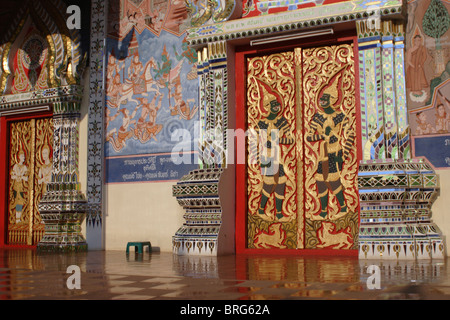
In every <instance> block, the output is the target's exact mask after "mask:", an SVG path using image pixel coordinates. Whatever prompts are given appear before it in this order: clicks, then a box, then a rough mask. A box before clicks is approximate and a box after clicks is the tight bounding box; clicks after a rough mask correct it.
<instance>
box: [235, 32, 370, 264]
mask: <svg viewBox="0 0 450 320" xmlns="http://www.w3.org/2000/svg"><path fill="white" fill-rule="evenodd" d="M344 43H353V52H354V61H355V65H354V68H355V100H356V101H355V102H356V106H355V107H356V134H357V136H358V138H357V141H356V144H357V148H358V151H357V157H358V159H357V162H358V163H359V161H360V160H361V159H362V148H361V147H360V146H361V112H360V93H359V55H358V40H357V36H356V32H355V31H354V30H353V31H344V32H340V33H335V34H334V35H332V36H323V37H317V38H315V39H309V40H305V41H304V42H298V41H292V42H290V43H285V44H283V45H282V46H264V48H255V47H250V46H244V47H239V48H236V51H235V79H236V80H235V81H236V90H235V106H236V110H235V115H236V130H237V129H242V130H244V131H245V130H246V120H247V119H246V112H245V102H246V90H245V87H246V74H247V70H246V63H245V62H246V59H247V57H249V56H255V55H267V54H270V53H275V52H282V51H288V50H293V49H294V48H296V47H297V48H298V47H316V46H325V45H326V46H330V45H337V44H344ZM235 151H236V150H235ZM235 154H239V153H238V152H237V151H236V152H235ZM235 163H236V177H235V178H236V189H235V190H236V195H235V197H236V232H235V241H236V253H237V254H273V255H327V256H331V255H339V256H353V257H354V256H357V255H358V250H357V249H352V250H335V249H249V248H247V176H246V175H247V173H246V165H245V164H242V163H239V162H237V161H236V162H235ZM358 209H359V205H358Z"/></svg>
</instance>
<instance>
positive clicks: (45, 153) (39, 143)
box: [7, 118, 53, 245]
mask: <svg viewBox="0 0 450 320" xmlns="http://www.w3.org/2000/svg"><path fill="white" fill-rule="evenodd" d="M9 142H10V146H9V189H8V190H9V191H8V204H7V205H8V228H7V242H8V244H14V245H36V244H37V243H38V242H39V241H40V239H41V238H42V236H43V235H44V224H43V222H42V220H41V217H40V215H39V212H38V210H37V206H38V203H39V201H40V199H41V197H42V195H43V193H44V192H45V190H46V185H47V183H49V182H50V181H51V175H52V146H53V121H52V119H51V118H39V119H31V120H26V121H16V122H10V125H9Z"/></svg>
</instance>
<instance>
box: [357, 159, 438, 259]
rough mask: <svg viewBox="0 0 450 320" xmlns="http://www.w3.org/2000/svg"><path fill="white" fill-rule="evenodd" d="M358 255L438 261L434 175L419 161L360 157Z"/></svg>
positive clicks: (435, 182)
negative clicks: (433, 213) (433, 207)
mask: <svg viewBox="0 0 450 320" xmlns="http://www.w3.org/2000/svg"><path fill="white" fill-rule="evenodd" d="M358 185H359V194H360V203H361V215H360V217H361V223H360V234H359V258H360V259H397V260H400V259H443V258H444V257H445V248H444V240H443V237H442V234H441V232H440V230H439V228H438V227H437V226H436V224H434V223H433V221H432V219H431V207H432V204H433V202H434V201H435V199H436V197H437V196H438V193H439V182H438V176H437V175H436V173H435V172H434V170H433V169H432V168H431V166H430V165H429V164H428V163H427V162H424V161H423V160H421V159H420V160H419V159H414V160H397V161H394V160H391V161H387V160H385V161H383V162H380V161H373V160H370V161H369V160H367V161H362V162H361V163H360V167H359V174H358Z"/></svg>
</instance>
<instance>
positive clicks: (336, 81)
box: [245, 44, 359, 250]
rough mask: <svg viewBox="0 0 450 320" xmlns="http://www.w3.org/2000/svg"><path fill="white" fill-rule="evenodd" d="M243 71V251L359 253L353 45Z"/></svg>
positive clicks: (284, 55)
mask: <svg viewBox="0 0 450 320" xmlns="http://www.w3.org/2000/svg"><path fill="white" fill-rule="evenodd" d="M245 63H246V68H247V75H246V80H245V81H246V90H247V91H246V97H245V98H246V106H245V107H246V129H247V132H248V144H247V165H246V184H247V188H246V207H247V217H246V221H247V222H246V229H247V230H246V231H247V239H246V247H247V248H248V249H344V250H347V249H357V242H358V241H357V239H358V232H359V228H358V224H359V217H358V205H359V201H358V192H357V185H356V183H357V182H356V178H357V166H358V161H357V149H356V106H355V101H356V99H355V86H356V83H355V82H356V81H355V62H354V49H353V45H352V44H340V45H335V46H322V47H313V48H295V49H293V50H290V51H285V52H280V53H273V54H268V55H262V56H249V57H247V59H246V62H245Z"/></svg>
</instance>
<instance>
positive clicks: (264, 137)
mask: <svg viewBox="0 0 450 320" xmlns="http://www.w3.org/2000/svg"><path fill="white" fill-rule="evenodd" d="M262 104H263V110H264V111H266V112H267V111H268V112H269V115H268V116H267V117H266V118H263V119H261V120H260V121H259V122H258V127H257V128H256V130H257V132H258V134H259V141H258V143H259V150H258V151H259V152H258V158H259V159H260V160H259V162H260V167H261V175H262V177H263V186H262V190H261V200H260V206H259V214H261V215H264V214H265V208H266V205H267V201H268V200H269V198H270V196H271V195H272V194H274V196H275V209H276V217H277V218H278V219H281V218H283V217H284V215H283V213H282V206H283V200H284V193H285V189H286V181H287V176H286V173H285V168H284V165H283V160H282V154H281V147H280V145H288V144H293V143H294V135H293V133H292V131H291V129H290V126H289V123H288V121H287V120H286V118H285V117H284V116H283V110H282V106H281V103H280V102H279V101H278V99H277V97H276V96H275V95H274V94H272V93H269V92H268V91H267V90H266V89H265V88H264V87H263V99H262Z"/></svg>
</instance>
